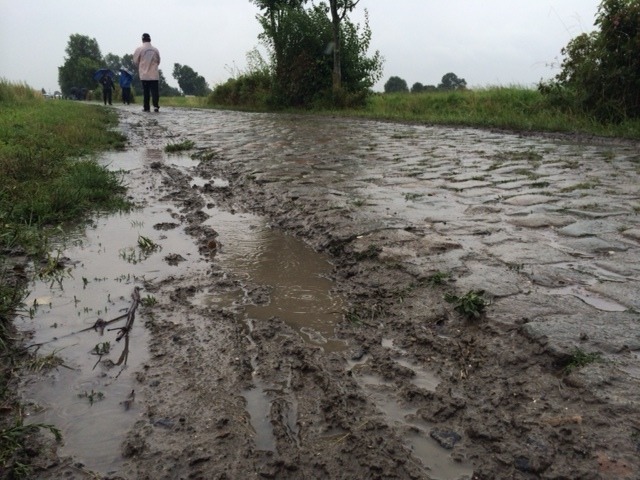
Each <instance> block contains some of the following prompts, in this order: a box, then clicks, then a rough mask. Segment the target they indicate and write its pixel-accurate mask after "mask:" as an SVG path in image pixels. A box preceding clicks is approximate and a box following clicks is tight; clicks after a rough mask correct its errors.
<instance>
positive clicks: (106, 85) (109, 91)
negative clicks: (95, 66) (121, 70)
mask: <svg viewBox="0 0 640 480" xmlns="http://www.w3.org/2000/svg"><path fill="white" fill-rule="evenodd" d="M100 83H101V84H102V100H104V104H105V105H106V104H107V102H108V103H109V105H111V99H112V98H113V97H112V95H113V91H114V90H115V88H116V86H115V85H114V84H113V79H112V78H111V75H109V74H108V73H105V74H104V75H102V78H101V79H100Z"/></svg>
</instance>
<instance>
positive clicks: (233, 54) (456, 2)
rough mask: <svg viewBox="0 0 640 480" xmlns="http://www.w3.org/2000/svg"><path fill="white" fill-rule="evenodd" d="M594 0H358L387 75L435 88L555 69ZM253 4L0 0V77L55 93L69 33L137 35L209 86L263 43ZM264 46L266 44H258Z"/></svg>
mask: <svg viewBox="0 0 640 480" xmlns="http://www.w3.org/2000/svg"><path fill="white" fill-rule="evenodd" d="M599 4H600V0H446V1H443V0H393V1H390V0H361V1H360V4H359V5H358V7H357V9H356V11H355V12H353V14H352V16H351V19H352V21H353V22H354V23H360V24H361V25H362V24H363V22H364V10H365V9H366V10H367V11H368V13H369V25H370V27H371V30H372V32H373V39H372V45H371V51H375V50H379V51H380V53H381V54H382V56H383V57H384V71H383V75H382V78H381V80H380V81H379V82H378V83H377V84H376V86H375V87H374V88H375V89H376V90H380V91H381V90H382V89H383V85H384V83H385V82H386V80H388V78H389V77H391V76H398V77H401V78H403V79H404V80H406V82H407V84H408V86H409V87H411V85H413V84H414V83H415V82H420V83H422V84H425V85H429V84H433V85H435V84H438V83H439V82H440V80H441V79H442V76H443V75H444V74H446V73H448V72H453V73H455V74H456V75H457V76H458V77H460V78H464V79H465V80H466V81H467V84H468V85H469V86H470V87H487V86H495V85H503V86H508V85H521V86H534V85H535V84H536V83H537V82H538V81H539V80H540V79H542V78H544V79H548V78H551V77H553V76H554V75H555V74H556V73H557V71H558V70H557V67H556V68H554V67H553V65H554V64H556V65H557V63H558V61H559V60H560V50H561V49H562V47H564V46H565V45H566V44H567V43H568V42H569V40H571V39H572V38H574V37H575V36H577V35H579V34H580V33H583V32H589V31H591V30H593V28H594V27H593V23H594V20H595V15H596V12H597V8H598V5H599ZM258 13H259V12H258V9H257V7H256V6H255V5H254V4H253V3H252V2H250V1H249V0H155V1H146V0H145V1H141V0H128V1H124V0H107V1H95V0H0V77H2V78H5V79H7V80H9V81H12V82H26V83H27V84H29V85H30V86H31V87H33V88H37V89H40V88H45V89H46V90H47V91H48V92H53V91H55V90H58V88H59V87H58V67H59V66H61V65H62V64H63V63H64V57H65V48H66V46H67V43H68V41H69V36H70V35H72V34H76V33H77V34H81V35H86V36H88V37H90V38H95V39H96V40H97V42H98V45H99V46H100V51H101V52H102V54H103V55H106V54H107V53H113V54H115V55H118V56H122V55H125V54H127V53H133V51H134V50H135V48H136V47H137V46H138V45H139V44H140V37H141V35H142V33H143V32H148V33H150V34H151V38H152V43H153V45H155V46H156V47H158V48H159V50H160V54H161V56H162V63H161V65H160V67H161V68H162V70H163V72H164V75H165V78H166V79H167V81H168V82H169V84H171V85H173V86H177V82H176V81H175V79H173V77H172V72H173V65H174V63H180V64H182V65H188V66H190V67H191V68H193V69H194V70H195V71H196V72H198V73H199V74H200V75H202V76H203V77H204V78H205V79H206V80H207V83H209V85H210V86H214V85H215V84H217V83H222V82H224V81H225V80H227V79H228V78H229V77H231V76H234V75H236V74H237V73H238V72H241V71H243V70H244V69H245V68H246V54H247V52H248V51H250V50H251V49H253V48H254V47H259V48H261V47H260V41H259V39H258V34H259V33H260V32H261V28H260V25H259V24H258V22H257V20H256V18H255V17H256V15H257V14H258ZM262 50H263V49H262Z"/></svg>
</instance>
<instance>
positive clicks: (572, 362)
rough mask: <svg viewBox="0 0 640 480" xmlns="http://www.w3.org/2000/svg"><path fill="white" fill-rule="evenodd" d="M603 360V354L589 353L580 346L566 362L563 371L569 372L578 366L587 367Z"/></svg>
mask: <svg viewBox="0 0 640 480" xmlns="http://www.w3.org/2000/svg"><path fill="white" fill-rule="evenodd" d="M600 361H602V355H601V354H600V353H598V352H592V353H587V352H585V351H584V350H582V349H580V348H576V349H574V350H573V352H572V353H571V355H570V356H569V358H568V359H567V360H566V361H565V362H564V363H565V365H564V368H563V369H562V371H563V372H564V373H565V374H569V373H571V372H572V371H574V370H575V369H577V368H582V367H586V366H587V365H589V364H591V363H594V362H600Z"/></svg>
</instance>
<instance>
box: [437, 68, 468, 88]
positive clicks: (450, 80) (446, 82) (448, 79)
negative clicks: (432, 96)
mask: <svg viewBox="0 0 640 480" xmlns="http://www.w3.org/2000/svg"><path fill="white" fill-rule="evenodd" d="M465 88H467V81H466V80H465V79H464V78H458V76H457V75H456V74H455V73H452V72H449V73H446V74H444V75H443V76H442V80H441V82H440V83H439V84H438V90H464V89H465Z"/></svg>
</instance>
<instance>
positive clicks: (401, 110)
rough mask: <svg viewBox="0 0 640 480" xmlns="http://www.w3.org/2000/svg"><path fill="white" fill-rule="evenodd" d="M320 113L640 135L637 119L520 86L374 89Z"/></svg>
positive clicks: (517, 128) (440, 122)
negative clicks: (568, 106)
mask: <svg viewBox="0 0 640 480" xmlns="http://www.w3.org/2000/svg"><path fill="white" fill-rule="evenodd" d="M323 113H327V114H328V113H330V114H331V115H340V116H356V117H363V118H371V119H378V120H392V121H402V122H416V123H425V124H442V125H451V126H468V127H480V128H499V129H506V130H519V131H530V132H537V131H541V132H563V133H585V134H593V135H600V136H610V137H622V138H633V139H638V138H640V121H639V120H635V121H625V122H622V123H620V124H617V125H613V124H602V123H600V122H597V121H596V120H595V119H593V118H591V117H588V116H586V115H583V114H579V113H575V112H567V111H562V110H560V109H558V108H556V107H553V106H551V105H549V103H548V102H547V101H546V99H545V97H544V96H543V95H542V94H541V93H539V92H538V91H537V90H533V89H530V88H524V87H518V86H510V87H491V88H484V89H476V90H464V91H452V92H422V93H391V94H374V95H372V96H370V97H369V99H368V101H367V105H366V106H365V107H364V108H362V109H348V110H336V111H331V112H323Z"/></svg>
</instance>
